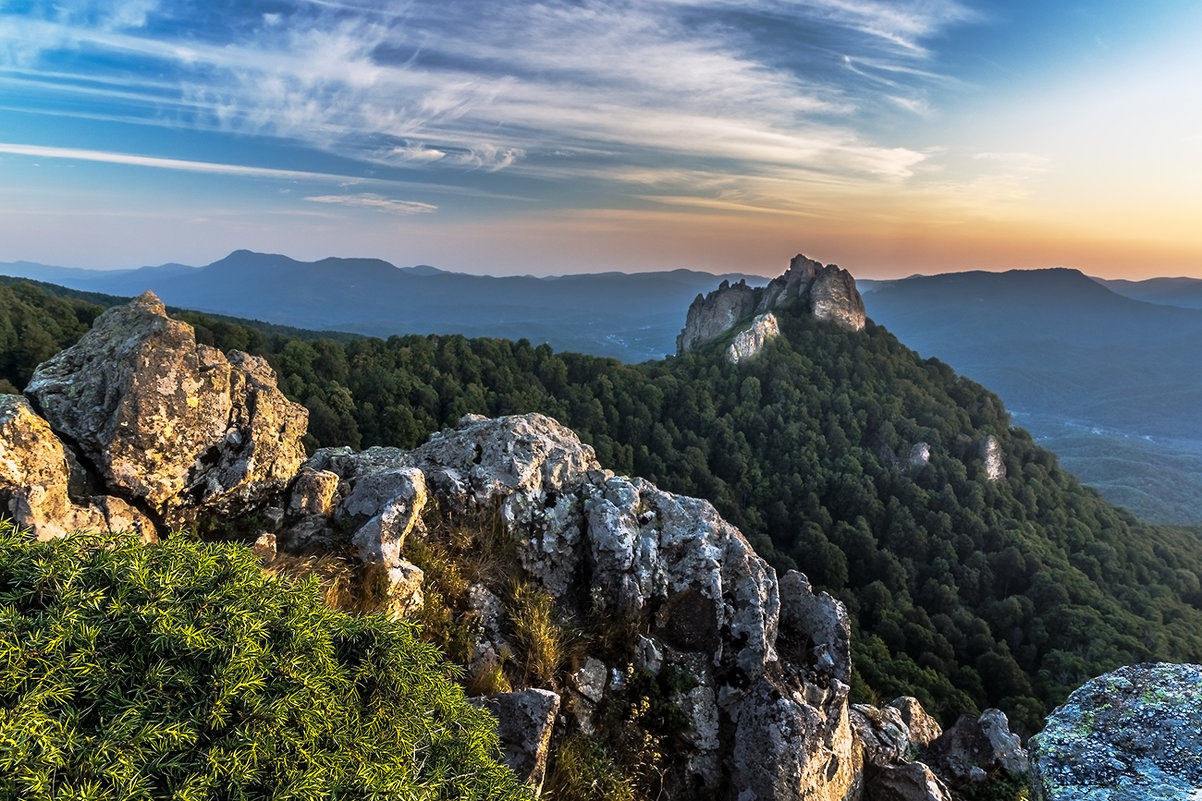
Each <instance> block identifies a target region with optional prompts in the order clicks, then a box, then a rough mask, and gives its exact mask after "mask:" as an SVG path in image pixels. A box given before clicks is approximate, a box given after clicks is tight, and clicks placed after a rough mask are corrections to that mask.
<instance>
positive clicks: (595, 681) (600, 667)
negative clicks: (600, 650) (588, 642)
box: [572, 656, 609, 704]
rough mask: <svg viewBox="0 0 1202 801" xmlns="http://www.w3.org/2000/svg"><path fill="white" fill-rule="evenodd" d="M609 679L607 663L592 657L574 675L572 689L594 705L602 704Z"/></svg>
mask: <svg viewBox="0 0 1202 801" xmlns="http://www.w3.org/2000/svg"><path fill="white" fill-rule="evenodd" d="M608 678H609V670H608V669H606V667H605V663H604V662H602V661H601V660H600V659H597V658H596V657H592V656H590V657H589V658H588V659H586V660H584V664H583V665H581V666H580V669H579V670H577V671H576V672H575V673H573V674H572V687H573V689H575V690H576V692H578V693H580V694H581V695H583V696H584V697H585V698H587V699H588V700H590V701H592V702H593V703H594V704H596V703H600V702H601V699H602V698H604V697H605V682H606V680H607V679H608Z"/></svg>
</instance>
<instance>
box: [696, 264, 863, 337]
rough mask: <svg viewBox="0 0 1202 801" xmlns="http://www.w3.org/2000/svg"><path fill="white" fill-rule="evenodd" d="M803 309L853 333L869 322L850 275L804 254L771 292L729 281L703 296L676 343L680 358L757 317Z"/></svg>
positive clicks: (772, 285)
mask: <svg viewBox="0 0 1202 801" xmlns="http://www.w3.org/2000/svg"><path fill="white" fill-rule="evenodd" d="M798 306H800V307H803V308H806V309H808V310H809V311H810V313H811V314H813V315H814V316H815V317H817V318H818V319H820V320H830V321H832V322H834V323H836V324H837V325H839V326H841V327H843V328H846V329H848V330H849V331H859V330H861V329H862V328H863V327H864V325H865V322H866V320H867V317H866V316H865V312H864V300H863V298H861V297H860V293H859V291H858V290H857V289H856V282H855V279H854V278H852V277H851V274H850V273H848V272H847V271H846V270H841V269H839V268H838V267H836V266H835V265H833V264H828V265H826V266H825V267H824V266H823V265H822V264H821V263H819V262H816V261H814V260H813V259H807V258H806V257H805V256H803V255H801V254H798V255H797V256H795V257H793V259H792V260H791V261H790V262H789V269H788V270H786V271H785V272H784V273H783V274H782V275H780V276H778V277H776V278H774V279H772V281H771V282H769V284H768V286H766V287H758V288H757V287H749V286H747V284H746V282H743V281H740V282H739V283H737V284H734V285H733V286H732V285H731V284H729V283H728V282H726V281H723V282H722V284H721V285H719V287H718V288H717V289H715V290H714V291H713V292H710V293H709V294H708V295H706V296H704V297H702V296H701V295H698V296H697V299H696V300H694V301H693V303H692V305H691V306H689V312H688V316H687V317H686V319H685V326H684V329H683V330H682V331H681V332H680V336H678V337H677V338H676V352H677V354H681V353H687V352H688V351H690V350H693V349H695V348H696V347H698V346H699V345H701V344H703V343H705V342H709V341H710V340H712V339H714V338H715V337H718V336H720V335H721V334H723V333H725V332H726V331H729V330H730V329H731V328H733V327H734V326H735V325H736V324H738V323H739V322H741V321H743V320H746V319H748V318H750V317H751V316H752V315H753V314H760V315H762V314H767V313H768V312H772V311H774V310H777V309H788V308H793V307H798ZM732 361H737V360H736V359H732Z"/></svg>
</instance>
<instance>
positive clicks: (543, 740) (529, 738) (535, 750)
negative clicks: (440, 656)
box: [467, 689, 559, 793]
mask: <svg viewBox="0 0 1202 801" xmlns="http://www.w3.org/2000/svg"><path fill="white" fill-rule="evenodd" d="M467 700H468V703H470V704H474V705H475V706H478V707H481V708H483V709H487V710H488V711H489V712H491V713H493V715H495V716H496V718H497V724H498V725H497V733H498V734H499V736H500V740H501V759H502V761H503V762H504V763H505V764H506V765H508V766H509V767H510V768H511V769H512V770H513V772H514V773H516V774H517V775H518V778H520V779H521V780H522V781H525V782H526V783H528V784H529V785H530V786H531V787H533V788H534V791H535V792H536V793H537V792H538V791H540V790H541V789H542V786H543V778H544V777H545V776H546V774H547V754H548V750H549V749H550V745H551V732H552V729H553V728H554V726H555V716H556V714H557V713H558V712H559V696H558V695H556V694H555V693H553V692H548V691H547V690H537V689H530V690H522V691H520V692H513V693H497V694H496V695H489V696H482V697H478V698H469V699H467Z"/></svg>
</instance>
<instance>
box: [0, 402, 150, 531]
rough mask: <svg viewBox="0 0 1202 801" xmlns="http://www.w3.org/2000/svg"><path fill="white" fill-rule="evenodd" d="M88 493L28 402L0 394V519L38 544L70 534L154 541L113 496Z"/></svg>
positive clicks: (146, 523)
mask: <svg viewBox="0 0 1202 801" xmlns="http://www.w3.org/2000/svg"><path fill="white" fill-rule="evenodd" d="M88 492H89V488H88V487H87V480H86V476H85V475H84V471H83V469H82V467H80V465H79V463H78V462H77V461H76V460H75V459H74V458H73V456H72V455H71V452H70V451H69V450H68V449H67V448H65V447H64V446H63V443H62V442H61V441H60V440H59V439H58V438H57V437H56V436H55V435H54V432H53V431H51V430H50V426H49V425H48V424H47V423H46V421H45V420H43V419H42V418H41V417H39V416H38V415H37V414H36V413H35V412H34V410H33V408H32V407H31V406H30V405H29V402H28V401H27V400H25V399H24V398H22V397H20V396H19V395H0V516H2V517H7V518H9V519H10V520H12V521H13V522H14V523H16V524H17V525H18V526H20V527H21V528H24V529H27V530H29V531H32V532H33V533H34V535H35V536H36V537H37V538H38V539H40V540H48V539H54V538H57V537H62V536H65V535H67V534H70V533H72V532H75V531H114V532H116V531H128V532H132V533H136V534H138V535H139V536H141V537H142V538H143V539H144V540H153V539H154V538H155V529H154V525H153V524H152V523H151V522H150V520H149V519H147V518H146V516H145V515H143V514H141V513H140V512H138V511H137V510H136V509H133V508H132V507H130V506H129V505H128V504H126V503H125V502H124V501H122V500H121V499H119V498H112V497H107V496H104V495H89V494H88ZM73 495H74V496H75V497H72V496H73Z"/></svg>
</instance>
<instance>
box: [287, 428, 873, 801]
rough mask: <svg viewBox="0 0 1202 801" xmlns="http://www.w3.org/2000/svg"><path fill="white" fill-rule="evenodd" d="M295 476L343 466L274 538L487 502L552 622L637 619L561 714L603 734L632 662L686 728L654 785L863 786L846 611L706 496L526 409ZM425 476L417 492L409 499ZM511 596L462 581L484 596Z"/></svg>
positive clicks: (324, 463) (785, 790)
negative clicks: (666, 486)
mask: <svg viewBox="0 0 1202 801" xmlns="http://www.w3.org/2000/svg"><path fill="white" fill-rule="evenodd" d="M306 472H308V473H311V474H313V475H318V474H328V475H330V476H332V477H336V478H331V479H330V480H329V481H326V482H319V481H316V480H312V481H310V482H309V484H310V485H313V486H324V487H333V486H337V487H338V490H337V493H336V495H335V496H334V497H330V498H327V499H324V500H319V499H313V498H306V499H301V500H299V501H298V499H297V497H296V491H294V496H293V499H292V501H291V502H290V503H289V508H290V509H294V510H296V509H301V508H308V509H312V510H315V511H314V512H312V513H308V514H304V515H300V516H299V517H297V518H295V519H294V523H293V525H292V527H291V528H290V529H289V530H286V531H285V532H282V534H281V537H282V538H284V539H283V540H282V541H283V542H284V547H292V548H299V547H307V546H308V545H309V544H311V543H313V542H315V541H321V542H324V543H327V544H328V545H329V546H336V542H337V538H338V537H339V536H343V537H349V540H350V541H351V542H353V543H360V542H364V541H368V540H370V541H373V542H376V541H380V542H388V543H396V544H400V543H403V542H404V541H405V539H406V538H408V537H414V536H424V534H423V530H424V527H425V526H427V525H432V524H433V523H432V522H431V521H434V520H439V519H446V518H447V517H450V518H455V517H461V518H462V517H468V518H472V517H473V516H474V519H476V520H479V519H480V515H485V516H486V517H487V518H488V519H489V520H492V521H494V522H495V524H496V525H498V526H500V528H501V529H502V531H503V535H504V538H505V541H506V542H507V543H508V545H506V546H503V547H505V548H512V549H513V554H514V558H515V561H516V565H515V569H519V570H520V572H521V573H522V574H523V575H524V576H525V577H526V578H527V580H531V581H534V582H535V583H537V585H538V586H540V587H542V588H543V589H544V590H546V591H547V592H548V593H549V594H550V595H551V597H553V598H555V599H556V602H557V607H556V610H557V613H558V614H559V616H560V618H561V619H563V620H577V621H584V620H591V621H603V622H606V623H605V625H608V626H611V627H615V628H614V631H615V632H617V631H630V632H641V634H639V635H638V636H635V635H633V634H631V635H630V636H629V637H626V638H624V639H622V640H620V641H618V642H616V643H615V644H614V645H612V646H611V647H610V649H609V652H608V662H602V661H601V660H599V659H595V658H590V659H588V660H586V661H584V662H583V663H582V664H581V666H580V667H579V669H577V670H576V671H575V673H574V674H573V675H572V678H571V680H570V682H569V685H570V687H571V697H570V698H568V699H566V701H565V709H564V713H565V714H566V716H567V720H568V721H569V725H570V727H571V728H574V729H579V730H581V731H584V732H589V731H596V730H597V729H598V727H599V726H602V725H604V724H603V720H604V719H605V714H604V713H603V710H606V709H609V710H611V711H612V710H614V709H621V708H623V707H622V705H623V704H627V703H631V699H629V698H628V697H627V695H626V690H625V682H626V681H628V679H627V678H626V677H627V676H628V675H633V674H627V673H625V672H624V671H625V670H626V668H627V666H631V667H630V668H629V669H630V670H634V671H638V670H643V671H645V674H640V675H645V676H646V678H645V679H641V680H642V681H646V682H650V683H651V684H652V685H654V684H656V683H657V682H660V681H668V679H669V678H670V679H671V681H670V686H672V687H674V688H675V689H673V690H670V691H669V693H670V701H671V703H672V704H673V706H675V708H676V709H677V710H678V711H677V713H674V714H676V715H678V719H679V721H680V723H679V725H680V726H682V729H681V730H679V731H674V732H671V733H670V736H671V737H673V738H674V739H673V743H674V747H673V758H672V760H671V761H670V762H668V763H666V764H665V765H664V766H663V770H664V772H665V775H664V790H665V797H672V798H688V797H693V796H694V794H695V793H698V792H699V793H704V794H718V795H722V794H725V793H729V794H730V795H731V797H740V796H741V797H744V798H774V799H803V798H804V799H831V801H834V800H835V799H839V801H842V800H843V799H846V798H852V797H855V796H856V795H857V794H858V793H859V791H860V784H861V781H862V776H861V761H860V757H859V749H858V748H857V746H856V744H855V741H854V738H853V734H852V730H851V726H850V723H849V719H848V711H849V707H848V704H847V692H848V684H847V681H848V679H849V677H850V645H849V643H850V622H849V620H848V618H847V614H846V612H845V611H844V610H843V608H842V605H841V604H839V603H838V602H837V601H835V600H834V599H832V598H830V597H829V596H826V595H822V594H815V593H814V592H813V590H812V589H811V588H810V586H809V582H807V581H806V580H805V578H804V576H801V575H800V574H790V575H789V576H787V577H786V578H785V579H784V580H783V581H782V582H780V583H778V582H777V579H776V576H775V573H774V571H773V570H772V569H771V568H770V567H768V565H767V564H765V563H764V561H763V560H762V559H760V558H759V557H758V556H757V555H756V554H755V552H754V551H753V550H752V548H751V546H750V545H748V543H747V541H746V540H745V539H743V536H742V535H741V534H740V533H739V532H738V530H736V529H735V528H734V527H733V526H731V525H729V524H728V523H726V522H725V521H724V520H723V519H722V518H721V517H720V516H719V515H718V514H717V512H715V511H714V509H713V507H712V506H711V505H710V504H709V503H707V502H705V501H701V500H698V499H695V498H684V497H680V496H676V495H672V494H670V493H666V492H663V491H661V490H659V489H657V488H656V487H655V486H653V485H652V484H650V483H648V482H646V481H643V480H641V479H637V478H625V477H621V476H615V475H613V474H612V473H610V472H609V471H606V470H604V469H602V468H601V466H600V465H599V464H598V463H597V461H596V458H595V457H594V454H593V451H592V448H590V447H589V446H587V445H584V444H582V443H581V442H580V440H579V439H578V438H577V437H576V435H575V434H574V433H573V432H571V431H570V430H568V429H566V428H564V427H563V426H561V425H559V424H558V423H556V422H555V421H554V420H552V419H550V418H547V417H544V416H542V415H537V414H531V415H519V416H515V417H506V418H500V419H495V420H494V419H485V418H479V417H470V416H469V417H467V418H464V420H462V421H461V422H460V425H459V427H458V428H455V429H453V430H447V431H444V432H442V433H440V434H436V435H435V436H433V437H431V439H430V440H429V442H427V443H426V444H425V445H422V446H421V447H419V448H416V449H414V450H412V451H401V450H397V449H388V448H373V449H370V450H368V451H365V452H363V453H351V452H350V451H347V450H344V449H333V450H325V451H319V452H318V453H317V454H315V455H314V456H313V458H312V459H311V460H310V461H309V462H308V463H307V465H306V467H305V470H304V471H302V474H305V473H306ZM419 484H420V485H421V486H424V487H425V490H426V492H427V497H426V498H425V500H424V502H423V503H422V504H421V506H420V508H418V509H417V511H416V512H414V509H415V508H416V507H415V506H414V502H413V498H414V497H415V494H414V491H413V487H414V486H416V485H419ZM316 494H317V495H320V493H316ZM391 510H399V511H395V513H394V512H392V511H391ZM390 514H391V516H390ZM415 515H416V517H415ZM364 529H370V531H371V532H373V533H372V534H371V536H370V537H368V536H365V535H364V534H363V533H362V532H363V531H364ZM289 531H291V532H292V536H294V538H295V539H294V540H293V541H291V542H289V541H287V539H286V538H287V537H288V536H289ZM377 531H381V532H385V534H384V535H383V536H382V537H378V536H377V535H376V534H375V533H374V532H377ZM340 532H341V533H340ZM384 547H391V546H390V545H389V546H384ZM518 566H520V567H518ZM582 577H587V583H586V584H585V585H583V586H582V585H581V579H582ZM504 591H505V590H504V587H503V586H501V587H493V588H489V589H484V588H474V589H473V593H474V596H475V597H479V598H484V599H488V598H492V599H493V600H494V601H495V597H496V595H499V594H502V593H504ZM482 603H483V602H482ZM484 605H487V604H484ZM494 616H495V614H494ZM490 628H493V627H492V626H490V625H482V626H481V629H480V630H481V632H482V637H483V639H488V640H489V642H481V643H479V644H478V650H480V651H486V652H491V653H495V652H496V651H497V650H499V647H498V646H497V645H496V643H495V642H493V641H492V639H491V637H492V635H488V636H484V634H483V633H484V632H485V631H486V630H487V629H490ZM786 642H787V643H788V647H787V648H785V649H784V650H783V651H782V650H781V648H778V643H786ZM799 644H804V646H805V647H800V648H799V647H797V646H798V645H799ZM615 666H616V667H615ZM665 670H670V671H671V673H670V675H669V674H666V673H664V672H663V671H665ZM615 671H617V673H616V678H615ZM664 686H665V687H666V686H669V685H668V684H665V685H664Z"/></svg>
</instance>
